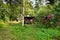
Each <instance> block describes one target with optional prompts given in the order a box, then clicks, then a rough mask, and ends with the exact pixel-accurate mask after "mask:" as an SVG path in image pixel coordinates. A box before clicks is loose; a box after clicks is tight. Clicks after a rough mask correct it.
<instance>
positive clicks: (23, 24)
mask: <svg viewBox="0 0 60 40" xmlns="http://www.w3.org/2000/svg"><path fill="white" fill-rule="evenodd" d="M24 14H25V0H23V12H22V26H24Z"/></svg>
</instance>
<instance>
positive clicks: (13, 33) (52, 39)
mask: <svg viewBox="0 0 60 40" xmlns="http://www.w3.org/2000/svg"><path fill="white" fill-rule="evenodd" d="M38 26H39V27H38ZM0 40H60V30H58V29H57V28H43V27H42V26H41V25H25V27H22V26H21V24H10V26H9V27H5V28H0Z"/></svg>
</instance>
